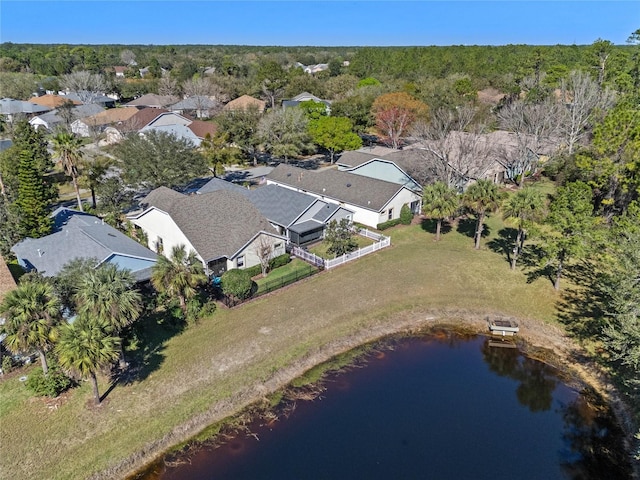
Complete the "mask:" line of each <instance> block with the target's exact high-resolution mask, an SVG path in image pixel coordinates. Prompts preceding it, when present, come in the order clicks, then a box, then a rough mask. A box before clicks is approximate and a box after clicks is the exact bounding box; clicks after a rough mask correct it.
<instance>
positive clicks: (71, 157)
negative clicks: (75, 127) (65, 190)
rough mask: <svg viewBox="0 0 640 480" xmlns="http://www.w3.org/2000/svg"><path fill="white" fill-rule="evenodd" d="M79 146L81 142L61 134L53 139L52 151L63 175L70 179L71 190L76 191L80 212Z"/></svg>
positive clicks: (67, 134) (80, 153) (69, 135)
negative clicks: (63, 172) (62, 170)
mask: <svg viewBox="0 0 640 480" xmlns="http://www.w3.org/2000/svg"><path fill="white" fill-rule="evenodd" d="M81 146H82V140H81V139H80V138H78V137H76V136H75V135H74V134H73V133H70V132H61V133H58V134H57V135H56V136H54V137H53V151H54V153H55V155H56V157H58V162H59V163H60V164H61V165H62V168H63V169H64V171H65V173H66V174H67V175H68V176H69V177H71V181H72V182H73V188H74V189H75V191H76V198H77V200H78V208H79V209H80V211H81V212H82V211H83V209H82V200H81V199H80V188H79V187H78V176H79V173H78V166H79V165H80V162H81V161H82V150H80V147H81Z"/></svg>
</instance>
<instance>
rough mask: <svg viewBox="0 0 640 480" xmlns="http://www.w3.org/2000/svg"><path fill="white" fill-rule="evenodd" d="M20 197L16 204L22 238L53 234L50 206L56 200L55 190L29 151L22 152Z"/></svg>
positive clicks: (19, 181)
mask: <svg viewBox="0 0 640 480" xmlns="http://www.w3.org/2000/svg"><path fill="white" fill-rule="evenodd" d="M18 185H19V187H18V197H17V199H16V202H15V207H16V211H17V212H18V218H19V222H20V224H19V231H20V234H21V235H22V236H25V237H33V238H39V237H43V236H45V235H48V234H49V233H50V232H51V218H50V217H49V205H50V203H51V202H52V201H53V200H54V199H55V198H56V194H55V191H54V189H53V188H52V187H51V184H50V183H49V182H48V180H47V178H46V177H45V176H44V175H43V172H42V171H41V169H40V168H39V161H38V159H37V158H36V157H34V156H32V155H31V154H30V152H29V151H28V150H22V151H21V152H20V161H19V167H18Z"/></svg>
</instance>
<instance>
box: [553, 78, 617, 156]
mask: <svg viewBox="0 0 640 480" xmlns="http://www.w3.org/2000/svg"><path fill="white" fill-rule="evenodd" d="M560 89H561V94H562V99H561V101H562V102H563V103H565V106H566V109H565V110H563V111H562V116H561V122H560V133H561V135H562V137H563V139H564V141H565V142H566V144H567V148H568V153H569V154H572V153H573V151H574V149H575V146H576V144H578V143H580V140H582V139H583V138H584V137H585V136H586V135H587V134H588V132H589V130H590V127H591V126H592V125H593V123H594V120H595V118H594V117H595V116H597V115H598V113H603V112H605V111H606V110H608V109H609V108H611V107H612V106H613V103H614V101H615V94H614V92H612V91H611V90H610V89H608V88H605V89H604V90H603V89H601V88H600V86H599V85H598V82H596V81H595V80H593V79H592V78H591V76H590V75H588V74H586V73H584V72H580V71H577V70H574V71H572V72H571V73H570V74H569V78H567V79H566V80H563V81H562V83H561V88H560Z"/></svg>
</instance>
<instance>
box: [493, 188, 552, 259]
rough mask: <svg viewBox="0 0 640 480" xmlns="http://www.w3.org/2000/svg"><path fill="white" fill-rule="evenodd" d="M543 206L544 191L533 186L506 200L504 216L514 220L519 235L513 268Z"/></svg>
mask: <svg viewBox="0 0 640 480" xmlns="http://www.w3.org/2000/svg"><path fill="white" fill-rule="evenodd" d="M543 207H544V201H543V199H542V193H540V191H538V190H535V189H533V188H531V187H525V188H523V189H522V190H518V191H517V192H516V193H515V194H513V195H511V197H509V199H508V200H507V201H506V203H505V205H504V207H503V208H504V211H503V212H502V215H503V218H504V219H505V220H513V221H514V222H515V223H516V226H517V227H518V235H517V236H516V241H515V245H514V246H513V252H512V255H511V270H515V268H516V262H517V261H518V257H519V256H520V254H521V253H522V249H523V248H524V240H525V238H526V236H527V230H528V229H529V228H530V227H531V225H532V223H533V222H535V221H536V220H539V219H540V217H541V216H542V209H543Z"/></svg>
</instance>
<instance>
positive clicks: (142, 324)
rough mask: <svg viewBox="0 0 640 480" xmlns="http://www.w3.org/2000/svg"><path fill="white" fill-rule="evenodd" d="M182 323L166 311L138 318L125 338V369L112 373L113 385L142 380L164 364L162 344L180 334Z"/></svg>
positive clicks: (182, 328) (163, 347)
mask: <svg viewBox="0 0 640 480" xmlns="http://www.w3.org/2000/svg"><path fill="white" fill-rule="evenodd" d="M185 327H186V322H185V321H184V320H182V319H180V318H178V316H177V315H176V314H175V313H173V312H172V311H171V310H170V309H167V310H165V311H154V312H150V313H147V314H146V315H144V316H143V317H141V318H140V319H139V320H138V321H137V322H136V323H135V324H134V325H133V326H132V327H131V332H130V334H129V335H128V338H129V339H130V342H129V344H130V345H131V346H132V347H133V348H132V349H131V350H130V351H127V352H126V360H127V362H128V364H129V365H128V367H127V368H126V369H125V370H124V371H119V372H117V373H116V382H115V383H120V384H123V385H130V384H132V383H134V382H140V381H143V380H144V379H146V378H147V377H148V376H149V375H150V374H151V373H152V372H154V371H156V370H158V368H160V365H162V363H163V362H164V359H165V355H164V353H163V351H164V349H165V345H166V342H167V341H168V340H169V339H171V338H172V337H174V336H176V335H179V334H180V333H182V331H184V329H185Z"/></svg>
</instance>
